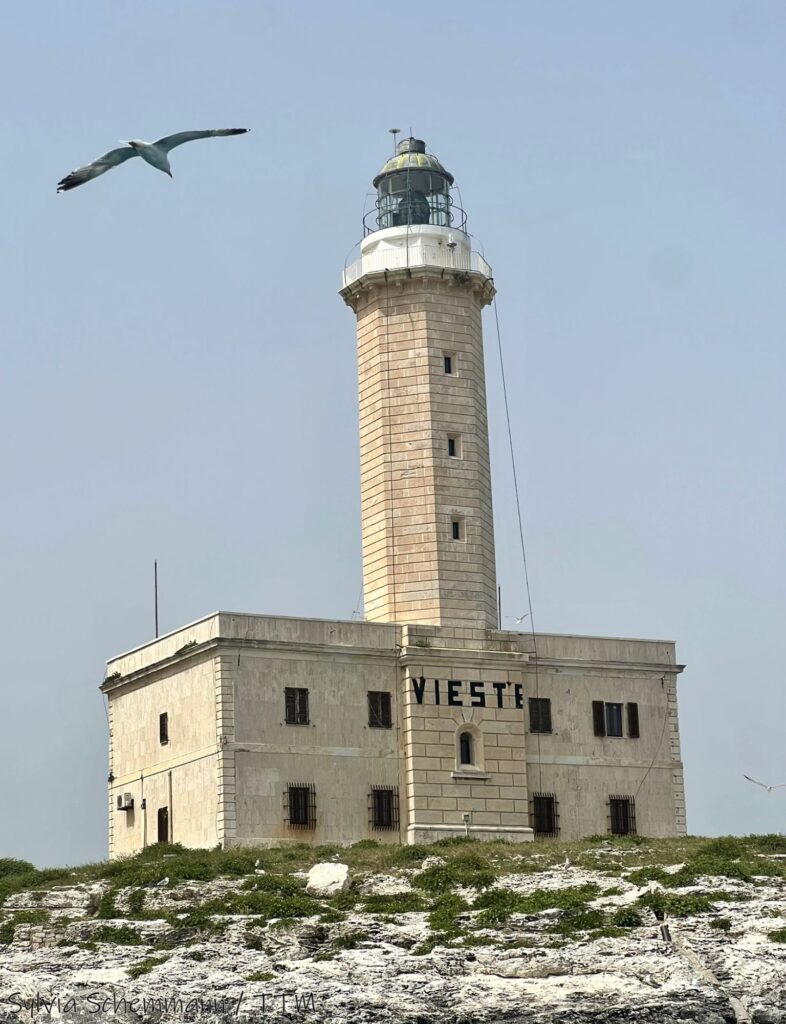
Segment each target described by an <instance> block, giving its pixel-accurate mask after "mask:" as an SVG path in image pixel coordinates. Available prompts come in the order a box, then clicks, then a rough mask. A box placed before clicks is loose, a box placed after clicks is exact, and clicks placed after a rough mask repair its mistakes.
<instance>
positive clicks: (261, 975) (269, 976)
mask: <svg viewBox="0 0 786 1024" xmlns="http://www.w3.org/2000/svg"><path fill="white" fill-rule="evenodd" d="M275 977H276V976H275V974H273V972H272V971H254V972H253V973H252V974H247V975H246V981H274V980H275Z"/></svg>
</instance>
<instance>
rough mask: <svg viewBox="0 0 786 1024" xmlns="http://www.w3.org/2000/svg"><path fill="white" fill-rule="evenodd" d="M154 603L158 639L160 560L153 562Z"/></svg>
mask: <svg viewBox="0 0 786 1024" xmlns="http://www.w3.org/2000/svg"><path fill="white" fill-rule="evenodd" d="M153 603H154V606H155V618H156V639H158V562H157V561H154V562H153Z"/></svg>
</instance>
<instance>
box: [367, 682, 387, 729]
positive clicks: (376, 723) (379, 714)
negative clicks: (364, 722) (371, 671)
mask: <svg viewBox="0 0 786 1024" xmlns="http://www.w3.org/2000/svg"><path fill="white" fill-rule="evenodd" d="M368 724H369V725H370V726H371V728H372V729H391V728H392V727H393V715H392V713H391V706H390V694H389V693H382V692H379V693H377V692H375V691H373V690H372V691H369V695H368Z"/></svg>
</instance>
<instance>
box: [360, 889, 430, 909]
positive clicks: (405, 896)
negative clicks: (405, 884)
mask: <svg viewBox="0 0 786 1024" xmlns="http://www.w3.org/2000/svg"><path fill="white" fill-rule="evenodd" d="M361 909H362V910H364V911H365V912H366V913H368V914H413V913H417V912H418V911H423V910H426V909H427V906H426V902H425V901H424V899H423V897H422V896H421V895H420V893H417V892H402V893H399V894H396V895H393V894H391V895H381V894H376V893H374V894H372V895H370V896H366V898H365V899H364V900H363V903H362V908H361Z"/></svg>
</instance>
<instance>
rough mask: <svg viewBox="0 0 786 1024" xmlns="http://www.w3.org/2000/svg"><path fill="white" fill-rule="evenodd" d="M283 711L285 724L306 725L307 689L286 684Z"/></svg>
mask: <svg viewBox="0 0 786 1024" xmlns="http://www.w3.org/2000/svg"><path fill="white" fill-rule="evenodd" d="M284 712H285V716H286V718H285V720H286V723H287V725H308V690H302V689H297V688H295V687H290V686H287V687H286V689H285V690H284Z"/></svg>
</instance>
